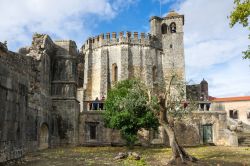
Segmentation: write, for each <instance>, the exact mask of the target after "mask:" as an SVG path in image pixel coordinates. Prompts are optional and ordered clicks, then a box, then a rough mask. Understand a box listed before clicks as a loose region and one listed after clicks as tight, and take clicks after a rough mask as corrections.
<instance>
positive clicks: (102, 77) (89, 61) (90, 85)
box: [83, 43, 162, 107]
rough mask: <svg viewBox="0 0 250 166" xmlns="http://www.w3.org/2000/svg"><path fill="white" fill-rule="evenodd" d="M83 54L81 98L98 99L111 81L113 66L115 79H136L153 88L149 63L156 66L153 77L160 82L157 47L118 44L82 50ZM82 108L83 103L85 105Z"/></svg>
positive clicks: (159, 57)
mask: <svg viewBox="0 0 250 166" xmlns="http://www.w3.org/2000/svg"><path fill="white" fill-rule="evenodd" d="M83 52H84V54H85V70H87V71H85V74H86V75H85V78H84V89H85V90H84V92H85V94H84V96H85V100H94V99H95V98H96V97H98V98H99V99H100V97H102V96H103V95H104V96H106V95H107V90H108V88H109V87H111V86H112V84H113V83H114V82H113V80H112V75H113V74H114V73H113V72H114V71H113V70H112V68H113V65H117V68H118V81H119V80H123V79H127V78H132V77H136V78H140V79H142V80H143V81H146V83H147V84H148V85H150V87H153V80H152V79H153V77H152V72H153V66H155V67H156V68H157V73H159V74H157V79H158V80H159V81H160V82H161V81H162V80H161V75H162V74H161V73H162V66H161V63H162V62H161V50H159V49H155V48H152V47H149V46H142V45H130V44H124V43H122V44H119V45H110V46H103V47H98V48H95V49H87V50H83ZM85 107H86V106H85Z"/></svg>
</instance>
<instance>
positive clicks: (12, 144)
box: [0, 34, 79, 162]
mask: <svg viewBox="0 0 250 166" xmlns="http://www.w3.org/2000/svg"><path fill="white" fill-rule="evenodd" d="M77 55H78V52H77V49H76V45H75V43H74V42H73V41H57V42H53V41H52V40H51V39H50V38H49V36H48V35H40V34H35V35H34V36H33V41H32V45H31V46H30V47H26V48H21V49H20V50H19V53H13V52H11V51H8V49H7V47H6V46H5V45H4V44H2V43H1V47H0V92H1V93H0V96H1V100H0V103H1V107H0V108H1V109H0V114H1V116H0V118H1V121H0V140H1V142H0V148H1V151H0V162H3V161H6V160H11V159H16V158H19V157H21V156H22V155H23V154H24V153H25V152H28V151H34V150H36V149H43V148H47V147H53V146H57V145H61V144H65V143H67V144H68V143H69V144H77V142H78V118H79V102H78V101H77V100H76V89H77V81H78V76H77Z"/></svg>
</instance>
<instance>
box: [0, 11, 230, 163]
mask: <svg viewBox="0 0 250 166" xmlns="http://www.w3.org/2000/svg"><path fill="white" fill-rule="evenodd" d="M183 25H184V16H183V15H179V14H177V13H175V12H170V13H169V14H168V15H167V16H166V17H163V18H160V17H152V18H151V19H150V28H151V30H150V34H147V35H146V34H145V33H140V34H138V32H134V33H131V32H126V34H124V33H123V32H120V33H119V34H118V35H117V34H116V33H115V32H113V33H111V34H110V33H106V34H105V36H104V34H101V35H99V36H97V37H92V38H89V39H88V40H87V41H86V43H85V44H84V45H83V46H82V47H81V51H78V50H77V46H76V44H75V42H74V41H71V40H60V41H52V40H51V39H50V37H49V36H48V35H45V34H34V36H33V40H32V44H31V46H29V47H25V48H21V49H20V50H19V52H18V53H14V52H11V51H9V50H8V48H7V46H6V44H3V43H0V163H1V162H5V161H8V160H12V159H17V158H20V157H22V156H23V155H24V154H25V153H26V152H30V151H35V150H38V149H45V148H48V147H54V146H60V145H74V146H75V145H91V146H100V145H124V140H122V139H121V136H120V133H119V131H117V130H112V129H108V128H105V126H104V122H103V117H102V114H103V111H105V110H91V109H90V103H91V102H92V101H93V100H95V98H96V97H99V99H100V98H101V97H103V96H104V97H106V95H107V91H108V89H109V88H111V87H112V85H113V84H114V82H116V81H119V80H124V79H128V78H133V77H138V78H140V79H141V80H142V81H144V82H145V83H146V85H147V86H148V87H149V88H151V89H152V90H157V89H159V88H164V87H165V86H166V85H167V83H168V81H169V78H170V75H171V74H172V73H176V74H177V75H178V76H179V77H180V78H181V79H182V80H183V81H185V62H184V46H183ZM92 109H93V107H92ZM225 117H226V115H225V113H224V112H214V113H212V112H210V113H206V112H204V113H197V112H196V113H194V115H193V116H192V117H191V119H187V123H186V124H179V125H177V128H176V131H177V136H178V140H179V141H180V142H181V144H184V145H198V144H201V143H203V140H202V137H203V135H202V133H201V132H200V131H201V128H205V129H206V127H210V129H211V128H212V129H213V132H214V133H213V140H212V141H213V142H214V143H216V144H220V145H223V144H224V143H225V142H226V141H225V140H226V138H227V137H228V135H227V134H226V133H225V132H224V131H223V130H224V129H225V128H226V124H225V123H224V122H225ZM202 130H203V129H202ZM159 131H160V132H159V134H158V133H156V132H155V131H145V130H143V131H140V132H139V133H138V136H139V142H138V143H139V144H141V145H147V146H148V145H152V144H160V145H162V144H166V142H167V136H166V133H165V132H163V130H162V128H161V127H160V129H159ZM185 135H191V136H192V137H188V138H185ZM223 139H224V140H223ZM209 141H211V140H209Z"/></svg>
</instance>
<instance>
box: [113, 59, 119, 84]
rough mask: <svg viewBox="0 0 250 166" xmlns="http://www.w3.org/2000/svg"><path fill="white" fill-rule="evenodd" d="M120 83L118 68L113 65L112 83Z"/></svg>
mask: <svg viewBox="0 0 250 166" xmlns="http://www.w3.org/2000/svg"><path fill="white" fill-rule="evenodd" d="M116 81H118V67H117V65H116V63H114V64H113V65H112V82H116Z"/></svg>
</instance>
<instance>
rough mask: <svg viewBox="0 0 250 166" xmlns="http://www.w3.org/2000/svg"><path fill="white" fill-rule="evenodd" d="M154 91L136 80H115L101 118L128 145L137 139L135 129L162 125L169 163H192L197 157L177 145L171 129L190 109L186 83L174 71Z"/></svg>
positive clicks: (154, 127)
mask: <svg viewBox="0 0 250 166" xmlns="http://www.w3.org/2000/svg"><path fill="white" fill-rule="evenodd" d="M160 87H163V88H161V89H159V90H158V91H153V90H151V89H149V88H148V87H146V85H145V84H143V83H142V82H140V81H138V80H124V81H121V82H118V83H117V84H116V85H115V86H114V87H113V88H112V89H111V90H110V91H109V92H108V96H107V100H106V102H105V104H106V109H107V110H106V112H105V114H104V120H105V124H106V126H107V127H110V128H114V129H119V130H120V131H121V133H122V136H123V138H125V140H126V141H127V143H128V145H129V146H131V145H133V144H134V142H135V141H136V139H137V132H138V131H139V130H140V129H142V128H145V129H155V130H157V129H158V126H159V124H160V125H161V126H162V127H163V128H164V130H165V131H166V133H167V135H168V137H169V145H170V146H171V149H172V154H173V155H172V158H171V160H170V162H169V163H171V164H172V163H178V161H180V162H182V163H185V162H188V161H190V162H194V161H196V160H197V159H196V158H195V157H193V156H191V155H189V154H188V153H187V152H186V151H185V150H184V148H183V147H182V146H180V145H179V143H178V140H177V138H176V133H175V130H174V127H175V123H176V122H177V121H179V120H180V119H182V118H183V117H184V116H185V115H187V114H188V113H189V112H190V110H192V108H191V104H190V106H189V108H186V107H185V104H184V103H185V89H186V88H185V85H184V83H183V81H181V79H179V78H178V77H177V75H175V74H173V75H172V76H171V77H170V79H169V82H167V85H165V86H160Z"/></svg>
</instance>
